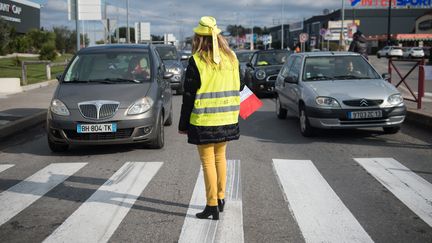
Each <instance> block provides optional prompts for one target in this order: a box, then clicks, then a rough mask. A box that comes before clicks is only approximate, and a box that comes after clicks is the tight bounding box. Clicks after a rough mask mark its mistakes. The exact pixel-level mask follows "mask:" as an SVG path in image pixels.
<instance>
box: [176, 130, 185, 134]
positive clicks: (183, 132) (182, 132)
mask: <svg viewBox="0 0 432 243" xmlns="http://www.w3.org/2000/svg"><path fill="white" fill-rule="evenodd" d="M178 133H179V134H183V135H184V134H187V131H180V130H179V131H178Z"/></svg>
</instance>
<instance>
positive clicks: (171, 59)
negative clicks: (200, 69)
mask: <svg viewBox="0 0 432 243" xmlns="http://www.w3.org/2000/svg"><path fill="white" fill-rule="evenodd" d="M155 46H156V50H157V51H158V53H159V56H160V58H161V59H162V62H163V63H164V64H165V67H166V70H167V71H168V72H170V73H172V74H173V76H172V78H171V79H170V81H171V88H172V89H173V90H174V91H175V92H176V94H182V93H183V83H184V79H185V75H186V72H185V70H184V67H183V64H182V61H181V56H180V54H179V53H178V52H177V49H176V47H175V46H174V45H169V44H157V45H155Z"/></svg>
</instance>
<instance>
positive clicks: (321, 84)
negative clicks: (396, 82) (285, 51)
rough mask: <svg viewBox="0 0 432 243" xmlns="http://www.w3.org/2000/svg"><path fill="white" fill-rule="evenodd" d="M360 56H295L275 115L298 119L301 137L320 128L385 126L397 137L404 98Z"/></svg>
mask: <svg viewBox="0 0 432 243" xmlns="http://www.w3.org/2000/svg"><path fill="white" fill-rule="evenodd" d="M388 77H389V76H388V74H383V75H382V76H380V75H379V74H378V73H377V72H376V70H375V69H374V68H373V67H372V66H371V65H370V64H369V62H368V61H367V60H366V59H365V58H364V57H362V56H361V55H360V54H357V53H351V52H309V53H298V54H293V55H291V56H290V57H289V59H288V61H287V63H286V64H285V65H284V67H283V68H282V69H281V71H280V73H279V75H278V78H277V81H276V84H275V90H276V93H277V96H276V114H277V117H278V118H280V119H285V118H286V117H287V114H292V115H294V116H296V117H298V118H299V123H300V132H301V133H302V135H303V136H313V135H314V134H315V133H317V132H318V131H319V130H317V129H339V128H369V127H382V128H383V130H384V132H385V133H397V132H398V131H399V129H400V127H401V125H402V123H403V121H404V119H405V114H406V107H405V104H404V101H403V97H402V95H401V93H400V92H399V91H398V90H397V89H396V88H395V87H394V86H393V85H392V84H390V83H389V82H387V81H386V80H385V79H387V78H388Z"/></svg>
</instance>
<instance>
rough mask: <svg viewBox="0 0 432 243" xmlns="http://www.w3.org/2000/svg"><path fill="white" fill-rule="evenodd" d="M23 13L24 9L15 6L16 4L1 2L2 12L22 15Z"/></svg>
mask: <svg viewBox="0 0 432 243" xmlns="http://www.w3.org/2000/svg"><path fill="white" fill-rule="evenodd" d="M21 11H22V8H21V7H19V6H17V5H15V4H9V3H2V2H0V12H6V13H13V14H17V15H20V14H21Z"/></svg>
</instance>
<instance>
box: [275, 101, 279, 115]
mask: <svg viewBox="0 0 432 243" xmlns="http://www.w3.org/2000/svg"><path fill="white" fill-rule="evenodd" d="M279 113H280V102H279V98H276V114H278V115H279Z"/></svg>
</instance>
